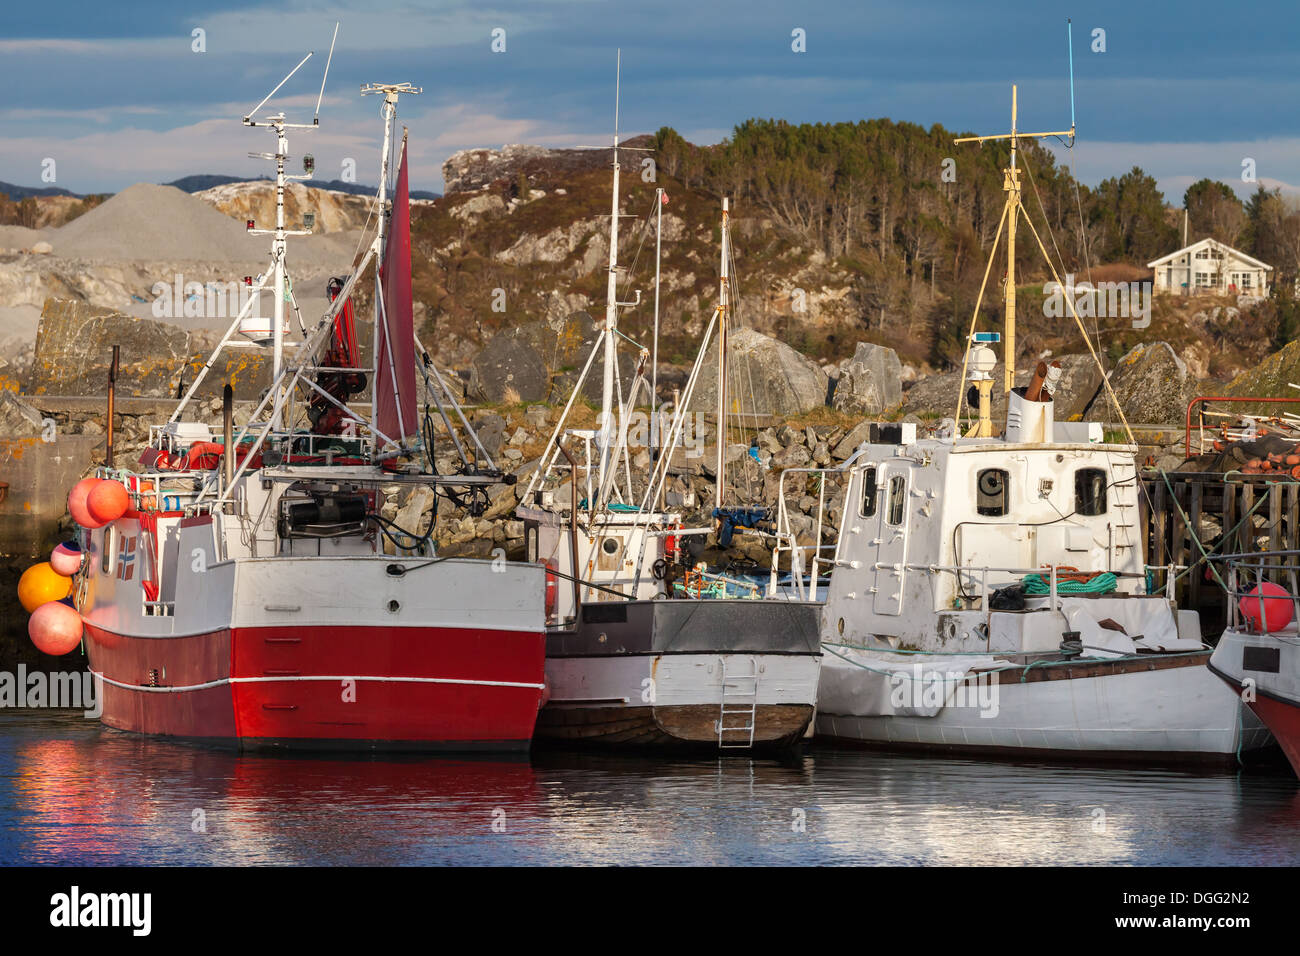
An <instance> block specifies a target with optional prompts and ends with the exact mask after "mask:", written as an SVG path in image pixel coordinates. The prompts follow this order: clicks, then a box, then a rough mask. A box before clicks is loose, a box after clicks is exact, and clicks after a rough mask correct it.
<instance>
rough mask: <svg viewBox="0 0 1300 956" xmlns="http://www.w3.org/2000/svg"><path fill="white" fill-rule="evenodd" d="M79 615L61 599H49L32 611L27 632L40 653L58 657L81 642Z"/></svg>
mask: <svg viewBox="0 0 1300 956" xmlns="http://www.w3.org/2000/svg"><path fill="white" fill-rule="evenodd" d="M81 631H82V626H81V615H80V614H78V613H77V609H76V608H72V607H68V605H66V604H64V603H63V602H62V601H50V602H48V603H46V604H42V605H41V606H40V607H38V608H37V609H36V610H35V611H33V612H32V616H31V618H30V619H29V620H28V621H27V634H28V636H29V637H31V639H32V643H33V644H35V645H36V647H37V649H39V650H40V651H41V652H42V653H45V654H52V655H54V656H55V657H58V656H59V655H61V654H66V653H68V651H70V650H72V649H73V648H75V647H76V646H77V645H78V644H80V643H81Z"/></svg>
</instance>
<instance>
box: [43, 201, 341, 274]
mask: <svg viewBox="0 0 1300 956" xmlns="http://www.w3.org/2000/svg"><path fill="white" fill-rule="evenodd" d="M259 225H261V224H260V223H259ZM46 238H48V240H49V241H50V243H51V244H52V245H53V246H54V252H55V254H56V255H59V256H64V257H71V258H81V259H96V260H109V261H137V262H186V261H192V262H207V263H222V262H229V263H241V264H256V263H261V262H264V261H265V260H266V259H267V258H268V256H269V253H270V239H269V237H267V236H250V235H248V232H247V230H246V228H245V227H244V224H243V223H241V222H237V221H236V220H234V219H232V218H230V217H229V216H227V215H225V214H224V213H221V212H219V211H217V210H216V209H213V208H212V207H211V206H209V205H208V204H207V203H205V202H204V201H203V200H202V199H198V198H196V197H194V196H191V195H190V194H189V193H186V192H182V191H181V190H179V189H177V188H175V187H174V186H155V185H153V184H151V183H137V184H136V185H134V186H131V187H129V188H128V189H124V190H122V192H120V193H118V194H117V195H116V196H114V197H113V198H112V199H109V200H108V201H107V202H105V203H104V204H103V205H101V206H98V207H96V208H95V209H92V210H91V211H90V212H88V213H86V214H85V215H82V216H79V217H78V218H76V219H74V220H72V222H70V223H68V224H67V225H66V226H63V227H62V228H60V229H56V230H53V231H52V232H50V233H48V234H47V236H46ZM349 240H352V241H355V237H354V236H350V235H346V234H345V235H332V236H312V237H308V238H305V239H304V238H298V239H291V240H290V241H289V264H290V268H291V269H292V268H294V267H295V265H296V266H297V267H298V268H299V269H301V268H304V267H307V268H311V267H317V266H319V267H326V268H330V269H343V270H346V267H347V264H348V261H349V257H350V256H351V253H352V249H353V246H352V244H351V243H350V241H349Z"/></svg>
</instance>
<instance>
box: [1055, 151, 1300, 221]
mask: <svg viewBox="0 0 1300 956" xmlns="http://www.w3.org/2000/svg"><path fill="white" fill-rule="evenodd" d="M1049 146H1050V147H1051V148H1052V151H1053V153H1055V155H1056V158H1057V162H1058V163H1060V164H1061V165H1063V166H1066V167H1067V168H1068V166H1069V163H1070V155H1069V152H1068V151H1067V150H1066V149H1064V148H1063V147H1062V146H1060V145H1059V144H1056V143H1053V142H1050V141H1049ZM1075 150H1076V154H1075V157H1074V159H1075V167H1076V174H1077V175H1078V177H1079V179H1080V181H1082V182H1085V183H1088V184H1089V185H1096V184H1097V183H1099V182H1101V180H1103V179H1108V178H1110V177H1113V176H1122V175H1123V174H1124V173H1126V172H1128V171H1129V170H1130V169H1132V168H1133V167H1134V166H1139V167H1141V168H1142V170H1143V171H1145V172H1146V173H1147V174H1148V175H1151V176H1154V177H1155V179H1156V183H1157V185H1158V186H1159V187H1160V191H1161V192H1163V193H1164V194H1165V201H1166V202H1168V203H1172V204H1173V205H1175V206H1180V205H1182V201H1183V193H1184V192H1186V190H1187V187H1188V186H1190V185H1191V184H1192V183H1194V182H1196V181H1197V180H1200V179H1215V180H1219V181H1221V182H1224V183H1226V184H1227V185H1229V186H1231V187H1232V188H1233V189H1234V190H1236V192H1237V194H1238V195H1240V196H1242V197H1243V198H1244V197H1246V196H1249V195H1250V194H1251V193H1253V192H1254V191H1255V189H1256V187H1257V186H1259V185H1263V186H1264V188H1266V189H1273V188H1280V189H1281V190H1282V192H1283V193H1284V194H1290V193H1300V187H1296V186H1294V185H1292V182H1293V181H1295V180H1300V164H1297V160H1296V157H1297V156H1300V137H1288V138H1270V139H1257V140H1236V141H1232V142H1183V143H1180V142H1158V143H1137V142H1100V143H1097V142H1083V141H1081V142H1080V143H1079V144H1078V145H1077V146H1076V147H1075ZM1247 159H1251V160H1254V171H1255V177H1256V180H1257V182H1245V181H1243V180H1242V178H1241V176H1242V172H1243V166H1242V164H1243V162H1244V161H1245V160H1247Z"/></svg>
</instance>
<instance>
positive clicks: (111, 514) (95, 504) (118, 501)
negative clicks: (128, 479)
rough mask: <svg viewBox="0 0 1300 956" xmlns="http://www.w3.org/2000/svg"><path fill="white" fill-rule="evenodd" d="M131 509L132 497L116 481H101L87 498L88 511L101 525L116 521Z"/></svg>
mask: <svg viewBox="0 0 1300 956" xmlns="http://www.w3.org/2000/svg"><path fill="white" fill-rule="evenodd" d="M129 507H131V496H130V495H128V494H127V493H126V489H125V488H123V487H122V485H121V484H119V483H118V482H116V481H109V480H107V479H105V480H103V481H101V482H100V483H99V484H97V485H96V486H95V487H94V488H91V489H90V494H89V495H87V496H86V510H87V511H89V512H90V516H91V517H92V518H94V519H95V520H96V521H98V522H99V523H100V524H101V525H105V524H108V523H109V522H110V521H116V520H117V519H118V518H120V517H122V515H124V514H126V509H127V508H129Z"/></svg>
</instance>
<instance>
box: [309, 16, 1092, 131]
mask: <svg viewBox="0 0 1300 956" xmlns="http://www.w3.org/2000/svg"><path fill="white" fill-rule="evenodd" d="M338 38H339V24H338V21H337V20H335V21H334V39H332V40H330V55H329V56H328V57H326V58H325V75H324V76H322V77H321V78H320V95H319V96H317V97H316V114H315V116H314V117H313V118H314V120H315V121H316V122H320V104H321V100H323V99H324V98H325V81H326V80H328V79H329V75H330V63H331V62H333V60H334V43H335V42H336V41H337V40H338ZM1070 82H1071V83H1073V82H1074V81H1073V79H1071V81H1070ZM1071 89H1073V86H1072V87H1071ZM1071 99H1073V97H1071Z"/></svg>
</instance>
